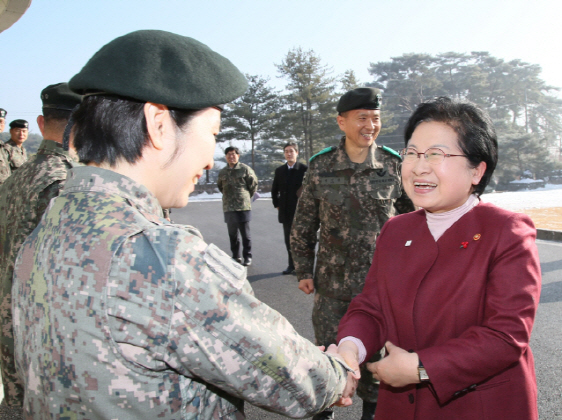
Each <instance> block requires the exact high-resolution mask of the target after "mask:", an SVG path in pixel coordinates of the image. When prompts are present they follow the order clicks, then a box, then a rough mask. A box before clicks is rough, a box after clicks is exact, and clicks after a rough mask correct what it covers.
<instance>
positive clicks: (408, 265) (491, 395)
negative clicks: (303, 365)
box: [338, 203, 541, 420]
mask: <svg viewBox="0 0 562 420" xmlns="http://www.w3.org/2000/svg"><path fill="white" fill-rule="evenodd" d="M535 238H536V230H535V228H534V226H533V223H532V221H531V220H530V219H529V218H528V217H527V216H525V215H524V214H519V213H512V212H509V211H506V210H502V209H500V208H498V207H496V206H494V205H492V204H485V203H479V204H478V205H477V206H476V207H474V208H473V209H472V210H470V211H469V212H468V213H467V214H465V215H464V216H463V217H461V219H459V220H458V221H457V222H456V223H455V224H453V226H451V227H450V228H449V229H448V230H447V231H446V232H445V233H444V234H443V236H442V237H441V238H439V240H438V241H437V242H436V241H435V240H434V239H433V236H431V233H430V232H429V229H428V227H427V222H426V218H425V213H424V211H423V210H420V211H416V212H413V213H408V214H403V215H400V216H396V217H394V218H392V219H390V220H389V221H387V222H386V224H385V225H384V227H383V229H382V231H381V234H380V236H379V238H378V241H377V247H376V251H375V255H374V258H373V264H372V266H371V269H370V271H369V274H368V276H367V280H366V284H365V287H364V289H363V292H362V293H361V294H360V295H358V296H357V297H356V298H355V299H353V301H352V302H351V305H350V307H349V309H348V312H347V314H346V315H345V317H344V318H343V319H342V321H341V323H340V326H339V334H338V341H339V340H340V339H342V338H343V337H346V336H354V337H357V338H359V339H361V340H362V342H363V343H364V345H365V347H366V349H367V353H368V354H367V359H368V358H369V357H370V356H371V355H372V354H373V352H375V351H376V350H378V349H380V348H382V347H383V345H384V343H385V341H387V340H388V341H391V342H392V343H394V344H396V345H397V346H399V347H402V348H403V349H405V350H413V351H415V352H416V353H418V355H419V357H420V360H421V361H422V362H423V364H424V366H425V368H426V371H427V373H428V375H429V378H430V381H431V382H430V384H422V385H417V386H416V385H415V384H414V385H410V386H407V387H404V388H400V389H397V388H392V387H390V386H388V385H385V384H381V387H380V393H379V403H378V407H377V412H376V418H377V420H385V419H388V420H394V419H400V420H407V419H423V420H429V419H439V420H446V419H470V420H475V419H477V420H484V419H489V420H502V419H506V420H508V419H509V420H518V419H521V420H530V419H531V420H532V419H537V418H538V413H537V387H536V379H535V369H534V361H533V355H532V353H531V349H530V347H529V340H530V336H531V330H532V327H533V322H534V319H535V313H536V310H537V305H538V303H539V297H540V282H541V274H540V266H539V257H538V252H537V248H536V245H535Z"/></svg>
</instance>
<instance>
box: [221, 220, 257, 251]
mask: <svg viewBox="0 0 562 420" xmlns="http://www.w3.org/2000/svg"><path fill="white" fill-rule="evenodd" d="M226 227H227V228H228V237H229V238H230V250H231V251H232V257H233V258H240V237H239V236H238V232H240V236H241V237H242V257H243V258H244V259H246V258H252V238H251V236H250V222H227V223H226Z"/></svg>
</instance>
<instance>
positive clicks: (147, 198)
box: [61, 166, 162, 216]
mask: <svg viewBox="0 0 562 420" xmlns="http://www.w3.org/2000/svg"><path fill="white" fill-rule="evenodd" d="M90 191H94V192H97V193H102V194H107V195H118V196H120V197H122V198H123V199H125V200H127V201H128V202H129V204H130V205H131V206H133V207H135V208H137V209H138V210H139V211H141V212H142V213H147V214H153V215H158V216H160V215H162V207H161V206H160V203H159V202H158V200H157V199H156V197H155V196H154V195H153V194H152V193H151V192H150V191H149V190H148V188H146V187H145V186H144V185H142V184H139V183H138V182H136V181H134V180H132V179H131V178H129V177H126V176H124V175H121V174H118V173H117V172H114V171H111V170H108V169H101V168H96V167H94V166H78V167H75V168H72V169H70V171H69V172H68V178H67V180H66V184H65V186H64V189H63V192H62V193H61V194H65V193H69V192H72V193H75V192H90Z"/></svg>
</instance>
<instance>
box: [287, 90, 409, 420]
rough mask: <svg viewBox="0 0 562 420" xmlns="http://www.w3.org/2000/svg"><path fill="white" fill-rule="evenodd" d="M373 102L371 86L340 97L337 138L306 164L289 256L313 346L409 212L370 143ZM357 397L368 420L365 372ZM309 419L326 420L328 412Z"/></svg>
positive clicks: (329, 331)
mask: <svg viewBox="0 0 562 420" xmlns="http://www.w3.org/2000/svg"><path fill="white" fill-rule="evenodd" d="M380 101H381V98H380V94H379V92H378V90H377V89H371V88H359V89H354V90H351V91H349V92H347V93H346V94H345V95H343V96H342V97H341V99H340V101H339V103H338V107H337V110H338V113H339V115H338V117H337V118H338V124H339V126H340V129H341V130H342V131H343V132H344V133H345V136H344V137H343V138H342V140H341V142H340V145H339V146H337V147H335V146H334V147H330V148H327V149H325V150H323V151H322V152H320V153H318V154H317V155H315V156H313V157H312V158H311V159H310V165H309V169H308V172H307V173H306V177H305V180H304V183H303V187H304V188H303V192H302V195H301V197H300V199H299V202H298V206H297V212H296V215H295V220H294V222H293V229H292V232H291V252H292V254H293V259H294V261H295V266H296V271H297V278H298V280H299V289H301V290H303V291H304V292H305V293H312V292H313V291H316V294H315V297H314V307H313V313H312V321H313V326H314V333H315V337H316V342H317V344H318V345H326V344H329V343H334V342H335V340H336V335H337V328H338V324H339V321H340V319H341V318H342V317H343V315H344V314H345V312H346V310H347V307H348V305H349V303H350V301H351V299H352V298H353V297H355V296H356V295H358V294H359V293H360V292H361V290H362V288H363V284H364V282H365V278H366V276H367V272H368V271H369V267H370V265H371V260H372V258H373V253H374V251H375V241H376V238H377V235H378V234H379V232H380V230H381V228H382V225H383V224H384V222H386V220H388V219H389V218H390V217H392V216H394V215H395V214H396V213H397V212H398V213H403V212H408V211H411V210H413V209H414V207H413V204H412V202H411V201H410V199H409V198H408V197H407V196H406V195H405V193H404V191H403V189H402V184H401V180H400V165H401V159H400V156H399V155H398V154H397V153H396V152H394V151H393V150H391V149H389V148H387V147H384V146H383V147H377V145H376V143H375V139H376V137H377V135H378V133H379V131H380V127H381V124H380ZM318 229H320V234H319V241H318V242H319V243H318V252H317V253H316V254H315V246H316V243H317V235H318ZM315 259H316V268H315V270H314V275H313V268H314V263H315ZM357 394H358V395H359V396H360V397H361V398H362V399H363V401H364V404H363V417H362V420H372V419H373V416H374V410H375V408H376V402H377V397H378V384H377V383H376V381H375V380H374V379H373V378H372V375H371V374H370V373H369V372H368V371H367V370H366V369H365V370H364V373H362V378H361V380H360V382H359V388H358V390H357ZM315 418H316V419H330V418H333V413H331V412H326V413H321V414H319V415H318V416H316V417H315Z"/></svg>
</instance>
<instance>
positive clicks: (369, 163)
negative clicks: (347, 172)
mask: <svg viewBox="0 0 562 420" xmlns="http://www.w3.org/2000/svg"><path fill="white" fill-rule="evenodd" d="M376 151H377V144H376V143H375V142H373V144H372V145H371V147H369V154H368V155H367V159H365V162H363V163H354V162H352V161H351V160H350V159H349V156H347V153H346V151H345V136H343V137H342V138H341V140H340V144H339V146H338V148H337V150H336V164H335V165H334V170H336V171H340V170H344V169H354V170H355V171H356V172H360V171H364V170H365V169H380V168H382V167H383V164H382V163H381V162H380V161H379V160H378V159H377V158H376V156H375V155H376Z"/></svg>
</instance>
